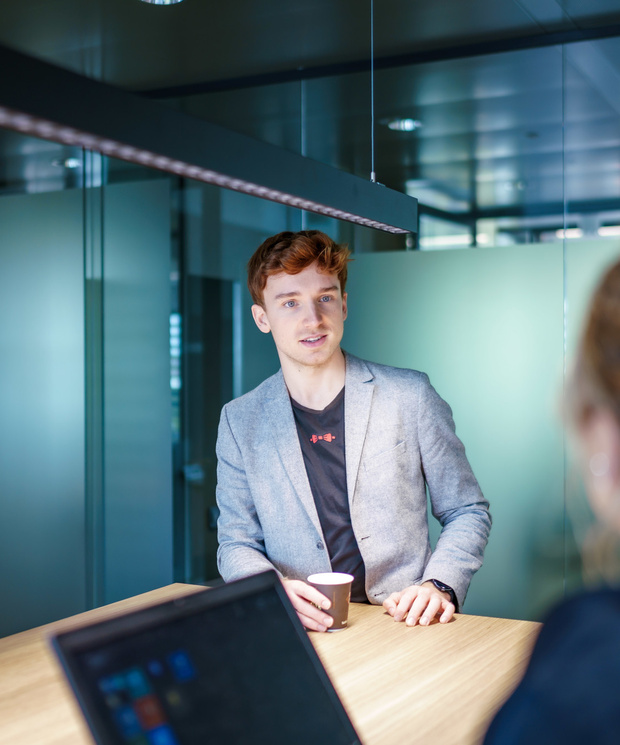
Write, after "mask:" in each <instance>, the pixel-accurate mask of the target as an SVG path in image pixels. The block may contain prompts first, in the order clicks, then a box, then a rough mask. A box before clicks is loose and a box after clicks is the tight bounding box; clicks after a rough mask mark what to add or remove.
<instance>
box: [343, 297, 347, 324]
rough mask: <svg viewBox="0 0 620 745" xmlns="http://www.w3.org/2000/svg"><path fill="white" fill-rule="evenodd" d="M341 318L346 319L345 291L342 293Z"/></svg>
mask: <svg viewBox="0 0 620 745" xmlns="http://www.w3.org/2000/svg"><path fill="white" fill-rule="evenodd" d="M342 320H343V321H346V320H347V293H346V292H345V293H344V294H343V295H342Z"/></svg>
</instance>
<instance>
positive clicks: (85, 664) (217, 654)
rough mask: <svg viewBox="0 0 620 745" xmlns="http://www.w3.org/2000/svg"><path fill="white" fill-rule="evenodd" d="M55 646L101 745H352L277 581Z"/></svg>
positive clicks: (200, 597) (160, 609) (138, 615)
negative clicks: (260, 744)
mask: <svg viewBox="0 0 620 745" xmlns="http://www.w3.org/2000/svg"><path fill="white" fill-rule="evenodd" d="M52 644H53V647H54V649H55V650H56V652H57V653H58V655H59V657H60V659H61V661H62V663H63V666H64V668H65V671H66V672H67V674H68V677H69V680H70V682H71V685H72V687H73V689H74V691H75V693H76V695H77V697H78V700H79V702H80V704H81V706H82V709H83V711H84V713H85V715H86V718H87V720H88V722H89V724H90V726H91V730H92V731H93V734H94V735H95V739H96V740H97V742H99V743H102V745H108V744H113V745H198V744H200V745H203V744H204V743H208V742H214V743H220V742H222V743H247V742H265V743H301V744H302V745H303V744H305V743H308V744H310V743H312V745H316V743H317V742H329V743H333V744H334V745H339V744H340V743H341V744H342V745H348V744H349V743H356V742H359V739H358V737H357V735H356V733H355V731H354V729H353V726H352V725H351V722H350V721H349V719H348V717H347V715H346V713H345V711H344V709H343V707H342V704H341V703H340V701H339V699H338V697H337V695H336V692H335V691H334V689H333V686H332V685H331V682H330V681H329V678H328V676H327V674H326V672H325V670H324V668H323V666H322V665H321V662H320V660H319V658H318V656H317V654H316V652H315V650H314V648H313V647H312V644H311V643H310V641H309V640H308V638H307V632H306V631H305V630H304V629H303V627H302V625H301V623H300V622H299V620H298V618H297V615H296V614H295V612H294V610H293V608H292V606H291V605H290V602H289V600H288V598H287V597H286V593H285V591H284V589H283V587H282V585H281V583H280V581H279V579H278V578H277V575H276V574H275V572H266V573H264V574H261V575H256V576H254V577H249V578H247V579H244V580H240V581H238V582H234V583H231V584H229V585H224V586H221V587H218V588H214V589H211V590H206V591H204V592H200V593H197V594H195V595H190V596H187V597H185V598H182V599H180V600H177V601H172V602H168V603H164V604H161V605H159V606H155V607H152V608H147V609H145V610H142V611H138V612H135V613H131V614H128V615H126V616H123V617H121V618H117V619H112V620H110V621H105V622H103V623H99V624H96V625H94V626H90V627H86V628H82V629H78V630H76V631H71V632H68V633H65V634H60V635H58V636H57V637H55V638H54V639H52Z"/></svg>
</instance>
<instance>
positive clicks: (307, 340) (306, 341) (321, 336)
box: [301, 334, 325, 344]
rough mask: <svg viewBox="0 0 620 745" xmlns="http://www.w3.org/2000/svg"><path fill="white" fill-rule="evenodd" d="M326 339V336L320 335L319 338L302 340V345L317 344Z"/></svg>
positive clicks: (310, 337)
mask: <svg viewBox="0 0 620 745" xmlns="http://www.w3.org/2000/svg"><path fill="white" fill-rule="evenodd" d="M324 338H325V334H318V335H317V336H308V337H306V338H305V339H302V340H301V343H302V344H317V343H318V342H320V341H321V340H322V339H324Z"/></svg>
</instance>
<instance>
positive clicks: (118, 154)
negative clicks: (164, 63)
mask: <svg viewBox="0 0 620 745" xmlns="http://www.w3.org/2000/svg"><path fill="white" fill-rule="evenodd" d="M0 69H4V70H11V71H12V74H11V75H2V76H0V126H3V127H6V128H8V129H13V130H16V131H18V132H23V133H25V134H30V135H33V136H35V137H41V138H43V139H48V140H53V141H55V142H61V143H64V144H67V145H78V146H80V147H83V148H85V149H87V150H93V151H96V152H100V153H103V154H104V155H108V156H111V157H114V158H119V159H121V160H126V161H130V162H132V163H136V164H138V165H144V166H148V167H151V168H157V169H159V170H162V171H167V172H168V173H173V174H177V175H179V176H186V177H187V178H190V179H195V180H198V181H203V182H205V183H208V184H214V185H216V186H221V187H224V188H227V189H233V190H235V191H240V192H243V193H245V194H250V195H252V196H257V197H261V198H264V199H270V200H272V201H274V202H279V203H280V204H285V205H288V206H291V207H296V208H298V209H304V210H308V211H311V212H317V213H319V214H322V215H327V216H329V217H334V218H336V219H339V220H346V221H349V222H353V223H358V224H360V225H365V226H367V227H371V228H377V229H379V230H384V231H387V232H390V233H415V232H417V200H416V199H414V198H413V197H410V196H408V195H406V194H403V193H402V192H398V191H394V190H392V189H388V188H387V187H385V186H383V185H381V184H378V183H373V182H372V181H366V180H365V179H362V178H359V177H358V176H353V175H352V174H350V173H346V172H345V171H340V170H338V169H337V168H333V167H331V166H328V165H325V164H324V163H320V162H318V161H315V160H311V159H310V158H307V157H304V156H302V155H299V154H297V153H293V152H291V151H289V150H285V149H284V148H279V147H276V146H275V145H271V144H269V143H266V142H261V141H259V140H255V139H253V138H252V137H248V136H246V135H241V134H239V133H237V132H233V131H231V130H228V129H225V128H224V127H220V126H218V125H215V124H211V123H210V122H207V121H204V120H202V119H198V118H196V117H192V116H189V115H187V114H184V113H182V112H180V111H176V110H175V109H173V108H171V107H169V106H165V105H164V104H161V103H158V102H156V101H151V100H148V99H145V98H141V97H139V96H136V95H133V94H131V93H127V92H126V91H123V90H120V89H119V88H114V87H113V86H110V85H106V84H104V83H99V82H97V81H95V80H91V79H89V78H85V77H83V76H82V75H77V74H76V73H73V72H69V71H67V70H63V69H61V68H59V67H56V66H54V65H50V64H48V63H45V62H40V61H39V60H35V59H33V58H32V57H28V56H26V55H23V54H20V53H19V52H14V51H13V50H10V49H7V48H5V47H0Z"/></svg>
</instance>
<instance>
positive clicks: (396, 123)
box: [386, 119, 422, 132]
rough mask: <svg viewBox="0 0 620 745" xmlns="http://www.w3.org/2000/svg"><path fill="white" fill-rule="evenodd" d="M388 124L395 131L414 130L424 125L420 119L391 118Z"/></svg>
mask: <svg viewBox="0 0 620 745" xmlns="http://www.w3.org/2000/svg"><path fill="white" fill-rule="evenodd" d="M386 124H387V125H388V127H389V128H390V129H392V130H394V131H395V132H413V131H414V130H416V129H420V127H421V126H422V122H421V121H420V120H419V119H389V120H388V121H387V122H386Z"/></svg>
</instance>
